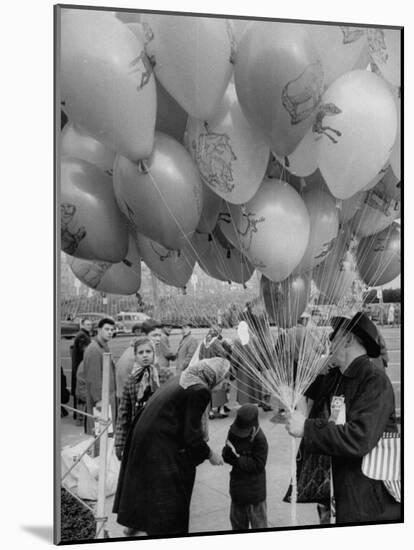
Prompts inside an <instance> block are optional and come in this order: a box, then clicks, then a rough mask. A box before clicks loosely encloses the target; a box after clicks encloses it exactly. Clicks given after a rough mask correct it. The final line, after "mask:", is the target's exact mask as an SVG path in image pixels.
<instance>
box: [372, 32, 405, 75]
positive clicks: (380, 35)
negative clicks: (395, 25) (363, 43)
mask: <svg viewBox="0 0 414 550" xmlns="http://www.w3.org/2000/svg"><path fill="white" fill-rule="evenodd" d="M367 40H368V51H369V53H370V56H371V59H372V60H373V61H374V63H375V64H376V66H377V67H378V69H379V70H380V71H381V73H382V75H383V76H384V78H386V79H387V80H388V82H390V83H391V84H393V85H394V86H400V85H401V40H402V38H401V30H399V29H378V28H375V29H372V28H369V29H367Z"/></svg>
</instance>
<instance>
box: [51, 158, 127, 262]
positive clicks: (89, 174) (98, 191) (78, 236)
mask: <svg viewBox="0 0 414 550" xmlns="http://www.w3.org/2000/svg"><path fill="white" fill-rule="evenodd" d="M60 187H61V192H60V222H61V248H62V250H63V252H66V253H67V254H69V255H71V256H76V257H77V258H83V259H86V260H98V261H104V262H120V261H122V260H123V259H124V258H125V256H126V254H127V250H128V228H127V222H126V220H125V218H124V217H123V216H122V214H121V212H120V211H119V208H118V205H117V203H116V200H115V196H114V191H113V186H112V178H111V177H110V176H108V175H107V174H105V173H104V172H103V171H102V170H101V169H99V168H97V167H96V166H95V165H93V164H91V163H89V162H86V161H85V160H81V159H72V158H66V159H63V160H62V161H61V165H60Z"/></svg>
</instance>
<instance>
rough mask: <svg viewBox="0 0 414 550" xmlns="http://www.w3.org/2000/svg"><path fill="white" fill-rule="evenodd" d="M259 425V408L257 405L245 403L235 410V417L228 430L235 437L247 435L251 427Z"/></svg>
mask: <svg viewBox="0 0 414 550" xmlns="http://www.w3.org/2000/svg"><path fill="white" fill-rule="evenodd" d="M258 425H259V409H258V407H257V405H253V404H252V403H246V404H245V405H242V406H241V407H240V409H239V410H238V411H237V415H236V418H235V420H234V422H233V424H232V425H231V426H230V432H231V433H232V434H234V435H236V436H237V437H248V436H249V435H250V434H251V432H252V428H256V427H257V426H258Z"/></svg>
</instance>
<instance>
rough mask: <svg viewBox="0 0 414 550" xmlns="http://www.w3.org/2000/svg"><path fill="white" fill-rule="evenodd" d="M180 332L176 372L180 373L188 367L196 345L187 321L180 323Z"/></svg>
mask: <svg viewBox="0 0 414 550" xmlns="http://www.w3.org/2000/svg"><path fill="white" fill-rule="evenodd" d="M181 332H182V335H183V337H182V338H181V340H180V343H179V344H178V348H177V364H176V367H177V374H181V373H182V372H183V371H184V370H185V369H186V368H187V367H188V365H189V364H190V361H191V359H192V358H193V355H194V353H195V352H196V350H197V346H198V342H197V340H196V339H195V338H194V336H193V335H192V334H191V326H190V324H189V323H188V322H184V323H183V324H182V326H181Z"/></svg>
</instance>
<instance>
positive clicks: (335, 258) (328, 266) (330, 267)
mask: <svg viewBox="0 0 414 550" xmlns="http://www.w3.org/2000/svg"><path fill="white" fill-rule="evenodd" d="M353 248H354V240H353V238H352V232H351V231H350V229H349V227H346V226H345V227H342V228H341V229H340V230H339V233H338V236H337V238H336V240H335V243H334V246H333V247H332V250H331V252H330V254H329V256H328V257H327V258H326V260H324V261H323V262H322V263H320V264H319V265H318V266H316V267H315V269H314V270H313V271H312V278H313V280H314V282H315V284H316V286H317V287H318V289H319V291H320V292H321V294H322V295H324V296H325V298H326V299H327V300H328V303H331V304H337V303H338V302H339V301H340V300H341V299H342V298H343V297H344V296H345V295H346V293H347V292H348V291H349V289H350V288H351V285H352V283H353V282H354V281H355V279H356V277H357V271H356V259H355V257H354V250H353Z"/></svg>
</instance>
